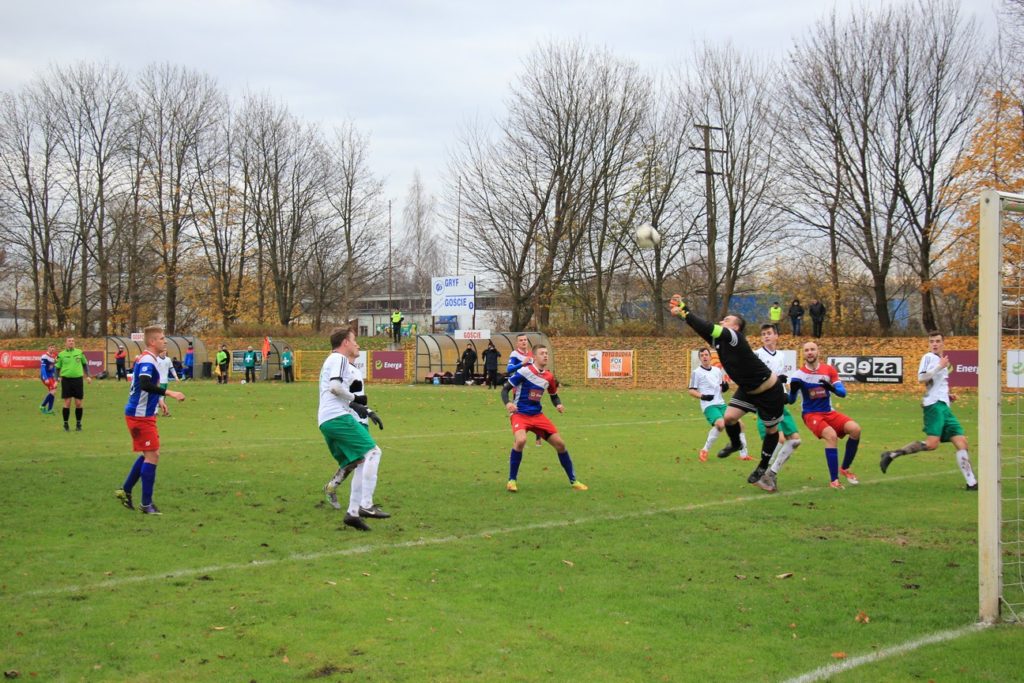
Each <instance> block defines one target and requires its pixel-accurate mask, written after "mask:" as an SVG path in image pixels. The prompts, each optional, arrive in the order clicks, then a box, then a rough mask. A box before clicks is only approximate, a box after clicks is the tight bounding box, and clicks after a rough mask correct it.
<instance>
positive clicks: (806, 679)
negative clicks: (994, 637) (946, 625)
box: [784, 623, 989, 683]
mask: <svg viewBox="0 0 1024 683" xmlns="http://www.w3.org/2000/svg"><path fill="white" fill-rule="evenodd" d="M988 626H989V625H988V624H983V623H977V624H970V625H968V626H961V627H960V628H954V629H950V630H948V631H939V632H938V633H932V634H930V635H927V636H922V637H920V638H915V639H914V640H908V641H907V642H905V643H900V644H899V645H893V646H892V647H886V648H882V649H881V650H878V651H877V652H872V653H871V654H867V655H860V656H859V657H851V658H849V659H844V660H842V661H839V662H836V663H834V664H829V665H828V666H823V667H821V668H818V669H815V670H814V671H809V672H807V673H805V674H802V675H800V676H797V677H796V678H790V679H788V680H787V681H785V682H784V683H815V682H816V681H824V680H827V679H829V678H831V677H832V676H835V675H836V674H840V673H842V672H844V671H848V670H850V669H853V668H856V667H858V666H861V665H863V664H873V663H874V662H878V661H881V660H883V659H888V658H889V657H895V656H896V655H902V654H905V653H907V652H912V651H913V650H916V649H917V648H919V647H924V646H925V645H933V644H934V643H945V642H947V641H950V640H956V639H957V638H960V637H961V636H966V635H968V634H970V633H976V632H977V631H981V630H983V629H986V628H988Z"/></svg>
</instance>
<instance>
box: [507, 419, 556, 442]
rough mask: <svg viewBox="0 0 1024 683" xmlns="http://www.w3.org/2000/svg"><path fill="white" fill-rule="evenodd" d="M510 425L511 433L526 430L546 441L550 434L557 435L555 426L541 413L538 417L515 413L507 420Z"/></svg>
mask: <svg viewBox="0 0 1024 683" xmlns="http://www.w3.org/2000/svg"><path fill="white" fill-rule="evenodd" d="M509 421H510V422H511V423H512V432H513V433H514V432H520V431H523V430H526V431H528V432H533V433H534V434H536V435H537V436H539V437H540V438H542V439H547V438H548V437H549V436H551V435H552V434H557V433H558V428H557V427H555V424H554V423H553V422H552V421H551V420H549V419H548V418H547V416H546V415H544V414H543V413H541V414H539V415H523V414H522V413H515V414H514V415H512V417H511V418H509Z"/></svg>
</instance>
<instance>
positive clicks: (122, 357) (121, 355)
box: [114, 344, 128, 382]
mask: <svg viewBox="0 0 1024 683" xmlns="http://www.w3.org/2000/svg"><path fill="white" fill-rule="evenodd" d="M127 360H128V352H127V351H125V349H124V347H123V346H121V345H120V344H118V346H117V353H115V354H114V365H115V366H116V367H117V374H116V375H115V377H116V379H117V381H118V382H120V381H121V378H122V377H123V378H124V381H125V382H127V381H128V369H127V368H125V363H126V362H127Z"/></svg>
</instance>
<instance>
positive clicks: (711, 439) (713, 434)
mask: <svg viewBox="0 0 1024 683" xmlns="http://www.w3.org/2000/svg"><path fill="white" fill-rule="evenodd" d="M721 433H722V431H721V430H720V429H719V428H718V427H715V426H714V425H712V426H711V431H709V432H708V440H707V441H705V442H704V450H706V451H710V450H711V445H712V444H713V443H715V439H717V438H718V435H719V434H721Z"/></svg>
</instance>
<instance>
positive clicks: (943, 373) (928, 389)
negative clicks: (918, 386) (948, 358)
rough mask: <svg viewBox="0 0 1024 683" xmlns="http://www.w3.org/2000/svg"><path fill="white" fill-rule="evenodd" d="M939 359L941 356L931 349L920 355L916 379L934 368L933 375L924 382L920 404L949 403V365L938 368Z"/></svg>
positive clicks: (940, 359)
mask: <svg viewBox="0 0 1024 683" xmlns="http://www.w3.org/2000/svg"><path fill="white" fill-rule="evenodd" d="M941 361H942V358H940V357H939V356H936V355H935V354H934V353H932V352H931V351H929V352H928V353H926V354H924V355H923V356H921V366H920V367H918V369H917V377H918V379H920V378H921V375H923V374H925V373H926V372H931V371H932V370H935V375H934V376H932V378H931V379H930V380H928V381H927V382H925V385H924V387H925V388H924V399H922V401H921V405H925V406H930V405H932V404H934V403H939V402H941V403H945V404H946V405H949V366H948V365H947V366H946V367H944V368H942V369H941V370H939V369H938V367H939V363H940V362H941Z"/></svg>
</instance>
